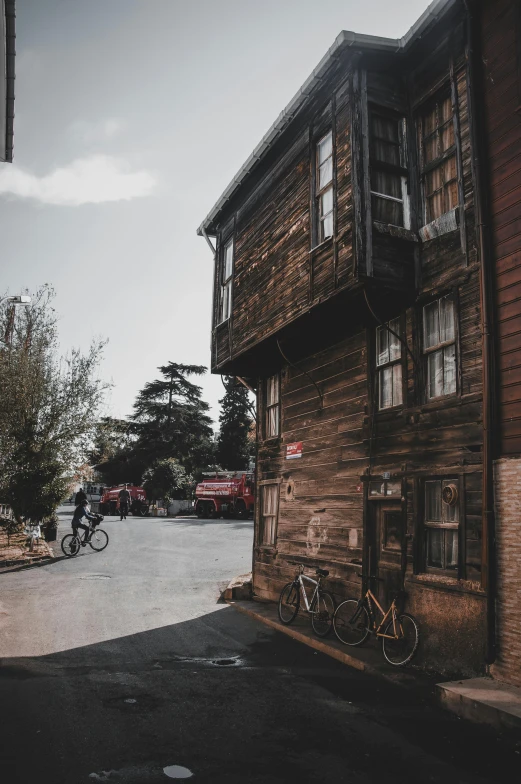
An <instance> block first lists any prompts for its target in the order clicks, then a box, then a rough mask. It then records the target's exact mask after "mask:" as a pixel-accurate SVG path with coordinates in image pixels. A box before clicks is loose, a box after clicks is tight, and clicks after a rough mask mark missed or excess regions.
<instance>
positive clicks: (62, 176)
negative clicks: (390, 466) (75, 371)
mask: <svg viewBox="0 0 521 784" xmlns="http://www.w3.org/2000/svg"><path fill="white" fill-rule="evenodd" d="M16 5H17V31H16V32H17V38H16V44H17V56H16V100H15V114H16V117H15V131H14V163H13V164H0V224H1V236H2V262H1V270H2V275H1V278H0V291H1V292H2V293H3V292H4V291H6V290H9V292H10V293H16V292H18V291H20V290H21V289H22V288H25V287H28V288H29V289H31V290H34V289H35V288H37V287H38V286H39V285H40V284H42V283H46V282H47V283H50V284H52V285H53V286H54V288H55V289H56V292H57V298H56V302H55V306H56V309H57V311H58V313H59V314H60V335H61V343H62V349H63V350H64V351H65V350H67V349H68V348H70V347H71V346H79V347H82V348H84V349H86V348H87V346H88V345H89V343H90V340H91V338H92V337H93V336H103V337H106V338H108V339H109V344H108V346H107V348H106V350H105V359H104V362H103V366H102V368H101V372H102V375H103V377H104V378H105V379H106V380H109V381H112V382H113V384H114V389H113V391H112V393H111V396H110V400H109V413H111V414H112V415H114V416H125V415H127V414H129V413H130V412H131V408H132V402H133V400H134V397H135V395H136V392H137V391H138V390H139V389H140V388H141V387H142V386H143V384H144V383H145V382H146V381H149V380H152V379H153V378H155V377H156V376H157V371H156V368H157V366H158V365H161V364H166V363H167V362H168V361H174V362H184V363H190V364H203V365H207V366H208V365H209V363H210V349H209V347H210V308H211V294H212V292H211V286H212V256H211V253H210V250H209V248H208V246H207V245H206V242H205V241H204V239H202V238H200V237H197V236H196V229H197V227H198V226H199V224H200V223H201V221H202V219H203V218H204V217H205V216H206V214H207V213H208V212H209V211H210V209H211V207H212V206H213V204H214V203H215V202H216V201H217V199H218V198H219V196H220V195H221V193H222V192H223V191H224V190H225V188H226V186H227V185H228V183H229V182H230V180H231V179H232V178H233V176H234V175H235V173H236V172H237V170H238V169H239V168H240V166H241V165H242V164H243V163H244V161H245V160H246V158H247V157H248V155H249V154H250V153H251V151H252V149H253V148H254V147H255V146H256V144H257V143H258V142H259V141H260V139H261V137H262V136H263V134H264V133H265V132H266V131H267V129H268V128H269V126H270V125H271V124H272V122H273V121H274V120H275V119H276V117H277V115H278V114H279V112H280V111H281V110H282V109H283V108H284V106H285V105H286V104H287V103H288V102H289V101H290V99H291V98H292V96H293V95H294V93H295V92H296V91H297V90H298V88H299V87H300V85H301V84H302V83H303V82H304V81H305V79H306V78H307V77H308V75H309V74H310V72H311V71H312V70H313V68H314V67H315V66H316V65H317V63H318V62H319V60H320V59H321V58H322V56H323V55H324V54H325V52H326V51H327V49H328V48H329V47H330V46H331V44H332V43H333V41H334V39H335V37H336V36H337V35H338V33H339V32H340V31H341V30H354V31H356V32H359V33H371V34H373V35H382V36H388V37H400V36H401V35H403V34H404V33H405V32H406V30H407V29H408V28H409V27H410V26H411V25H412V24H413V23H414V22H415V21H416V19H417V18H418V17H419V16H420V15H421V13H422V12H423V11H424V10H425V8H426V7H427V5H428V3H427V0H398V2H389V0H364V1H363V2H360V0H320V2H319V3H317V2H316V0H88V2H86V0H17V3H16ZM202 385H203V388H204V396H205V399H206V400H207V401H208V402H209V403H210V404H211V406H212V416H213V417H214V419H215V420H216V419H217V416H218V405H217V400H218V399H219V398H220V397H221V396H222V392H223V388H222V385H221V381H220V378H219V377H218V376H216V377H210V376H209V375H208V376H207V377H206V378H205V380H204V381H203V382H202Z"/></svg>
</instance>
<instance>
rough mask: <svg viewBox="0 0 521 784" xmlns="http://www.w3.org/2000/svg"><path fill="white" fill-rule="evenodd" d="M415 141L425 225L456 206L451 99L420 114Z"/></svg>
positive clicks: (454, 147) (431, 106)
mask: <svg viewBox="0 0 521 784" xmlns="http://www.w3.org/2000/svg"><path fill="white" fill-rule="evenodd" d="M418 137H419V147H420V159H421V176H422V182H423V192H424V197H425V223H430V222H431V221H433V220H435V218H439V217H440V216H441V215H444V214H445V213H446V212H450V210H452V209H453V208H454V207H456V206H457V204H458V170H457V163H456V144H455V138H454V117H453V111H452V101H451V98H450V96H447V97H443V98H439V99H437V100H436V101H435V102H434V103H432V104H430V105H429V107H428V109H426V110H425V111H424V112H423V113H422V115H421V117H420V120H419V123H418Z"/></svg>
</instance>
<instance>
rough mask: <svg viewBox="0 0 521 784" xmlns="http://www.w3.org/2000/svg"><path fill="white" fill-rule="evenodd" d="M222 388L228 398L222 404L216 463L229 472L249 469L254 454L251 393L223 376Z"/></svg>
mask: <svg viewBox="0 0 521 784" xmlns="http://www.w3.org/2000/svg"><path fill="white" fill-rule="evenodd" d="M223 384H224V388H225V394H224V397H223V398H222V399H221V400H219V403H220V404H221V414H220V416H219V423H220V430H219V435H218V438H217V461H218V463H219V464H220V465H221V466H222V467H223V468H224V469H226V470H228V471H242V470H246V469H247V468H248V465H249V462H250V459H251V457H252V456H253V453H254V442H253V441H252V440H251V439H250V428H251V423H252V414H251V405H250V401H249V399H248V390H247V389H246V388H245V387H244V386H243V385H242V384H240V383H239V382H237V381H236V380H235V378H234V377H233V376H223Z"/></svg>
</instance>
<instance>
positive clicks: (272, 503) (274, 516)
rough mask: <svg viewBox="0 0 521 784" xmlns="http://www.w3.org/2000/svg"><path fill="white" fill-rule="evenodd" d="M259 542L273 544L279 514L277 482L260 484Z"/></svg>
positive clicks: (275, 537)
mask: <svg viewBox="0 0 521 784" xmlns="http://www.w3.org/2000/svg"><path fill="white" fill-rule="evenodd" d="M260 490H261V521H260V522H261V526H260V534H261V535H260V540H261V541H260V543H261V544H264V545H274V544H275V541H276V539H277V521H278V515H279V484H278V482H277V483H276V484H274V483H273V484H266V485H261V488H260Z"/></svg>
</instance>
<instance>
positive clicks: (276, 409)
mask: <svg viewBox="0 0 521 784" xmlns="http://www.w3.org/2000/svg"><path fill="white" fill-rule="evenodd" d="M279 432H280V378H279V375H278V373H277V374H276V375H275V376H271V377H270V378H268V379H267V380H266V438H275V437H276V436H278V435H279Z"/></svg>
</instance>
